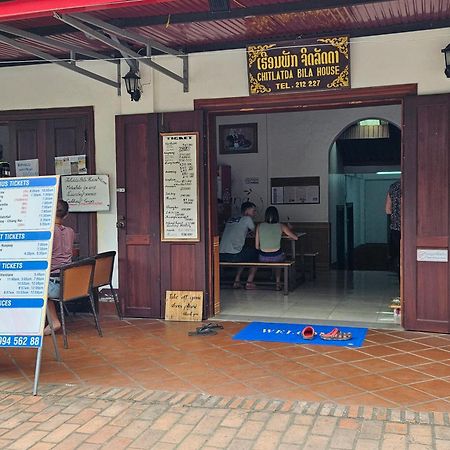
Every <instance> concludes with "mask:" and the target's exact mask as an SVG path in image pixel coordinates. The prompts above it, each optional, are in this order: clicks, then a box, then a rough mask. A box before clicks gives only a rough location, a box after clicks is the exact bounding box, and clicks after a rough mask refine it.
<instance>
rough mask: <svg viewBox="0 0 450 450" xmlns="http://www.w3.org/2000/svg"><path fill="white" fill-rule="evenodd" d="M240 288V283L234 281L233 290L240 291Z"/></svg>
mask: <svg viewBox="0 0 450 450" xmlns="http://www.w3.org/2000/svg"><path fill="white" fill-rule="evenodd" d="M241 288H242V284H241V282H240V281H235V282H234V283H233V289H241Z"/></svg>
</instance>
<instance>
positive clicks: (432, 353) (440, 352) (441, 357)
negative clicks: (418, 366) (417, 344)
mask: <svg viewBox="0 0 450 450" xmlns="http://www.w3.org/2000/svg"><path fill="white" fill-rule="evenodd" d="M414 354H415V355H417V356H421V357H424V358H428V359H431V360H432V361H447V360H449V359H450V352H448V351H446V350H444V349H441V348H429V349H427V350H423V351H421V350H418V351H415V352H414Z"/></svg>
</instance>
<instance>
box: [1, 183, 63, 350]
mask: <svg viewBox="0 0 450 450" xmlns="http://www.w3.org/2000/svg"><path fill="white" fill-rule="evenodd" d="M57 193H58V177H35V178H3V179H0V347H41V345H42V333H43V328H44V323H45V308H46V300H47V284H48V277H49V275H50V262H51V250H52V230H53V226H54V216H55V208H56V198H57Z"/></svg>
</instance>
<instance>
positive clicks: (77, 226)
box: [2, 108, 97, 257]
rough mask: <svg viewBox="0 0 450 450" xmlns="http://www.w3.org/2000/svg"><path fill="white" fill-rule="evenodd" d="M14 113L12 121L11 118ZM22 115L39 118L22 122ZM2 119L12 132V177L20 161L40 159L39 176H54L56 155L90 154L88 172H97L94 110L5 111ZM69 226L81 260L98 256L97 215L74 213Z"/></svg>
mask: <svg viewBox="0 0 450 450" xmlns="http://www.w3.org/2000/svg"><path fill="white" fill-rule="evenodd" d="M75 110H77V111H75ZM10 114H11V118H9V117H8V116H9V115H10ZM21 114H23V115H24V116H26V117H33V116H35V117H36V118H32V119H23V120H22V119H20V116H21ZM2 119H3V121H4V124H5V125H4V126H7V127H8V132H9V148H8V149H7V151H6V152H5V153H6V154H7V158H6V159H7V161H8V162H9V163H10V166H11V175H12V176H16V170H15V161H16V160H22V159H38V160H39V173H40V174H41V175H52V174H54V173H55V156H65V155H82V154H86V155H87V166H88V173H95V149H94V136H93V111H92V109H88V108H83V111H80V110H79V108H73V109H67V110H64V111H60V110H58V112H54V111H53V110H44V111H41V110H40V111H36V112H33V111H26V112H23V113H21V112H12V113H8V112H3V113H2ZM67 225H68V226H70V227H72V228H73V229H74V230H75V232H76V233H77V234H78V236H79V242H78V243H77V245H79V248H80V257H86V256H90V255H94V254H95V253H96V251H97V239H96V236H97V230H96V228H97V226H96V215H95V213H74V214H71V215H70V216H69V218H68V220H67Z"/></svg>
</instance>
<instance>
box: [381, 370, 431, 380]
mask: <svg viewBox="0 0 450 450" xmlns="http://www.w3.org/2000/svg"><path fill="white" fill-rule="evenodd" d="M422 367H423V366H418V367H417V370H414V369H409V368H406V367H402V368H401V369H396V370H389V371H386V372H383V377H386V378H389V379H391V380H394V381H396V382H398V383H400V384H411V383H418V382H419V381H425V380H429V379H430V378H431V376H430V375H429V374H428V372H425V371H423V370H422Z"/></svg>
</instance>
